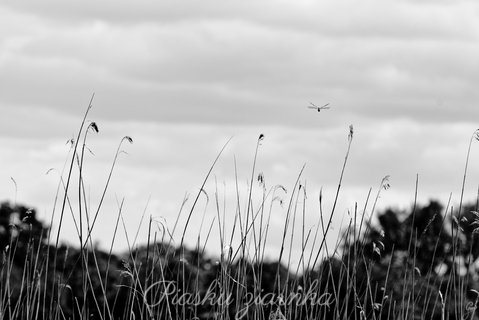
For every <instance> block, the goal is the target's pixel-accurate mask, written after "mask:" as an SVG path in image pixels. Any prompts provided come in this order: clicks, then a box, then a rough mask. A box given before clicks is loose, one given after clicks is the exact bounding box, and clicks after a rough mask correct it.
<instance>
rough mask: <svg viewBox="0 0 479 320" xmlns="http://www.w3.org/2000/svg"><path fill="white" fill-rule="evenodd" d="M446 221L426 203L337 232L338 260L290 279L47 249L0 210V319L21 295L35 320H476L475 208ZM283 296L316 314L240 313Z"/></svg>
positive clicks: (168, 249) (196, 259)
mask: <svg viewBox="0 0 479 320" xmlns="http://www.w3.org/2000/svg"><path fill="white" fill-rule="evenodd" d="M451 212H453V210H451V209H446V208H444V207H443V206H441V205H440V204H439V203H438V202H436V201H431V202H430V203H429V204H427V205H425V206H416V207H415V208H412V209H411V210H408V211H402V212H398V211H397V210H393V209H387V210H385V211H384V212H381V213H380V214H379V215H378V219H377V221H378V223H377V224H372V225H366V227H363V232H362V233H363V234H361V235H358V234H356V232H358V229H354V228H353V229H351V228H350V229H349V230H347V231H346V233H345V236H344V239H347V240H348V241H346V242H345V243H344V245H343V247H342V248H341V250H339V251H337V253H336V254H335V255H334V256H331V257H328V258H326V259H324V260H322V261H320V263H319V265H318V267H317V268H315V269H314V270H306V272H305V273H304V274H300V275H297V274H292V273H291V272H290V270H288V268H286V267H285V266H284V265H282V264H281V263H279V262H265V261H264V262H261V263H259V262H255V263H252V262H250V261H248V260H245V259H236V260H234V261H230V260H228V259H227V258H225V257H223V256H221V257H220V258H219V259H217V258H213V257H209V256H207V255H206V254H205V253H204V251H203V250H202V249H200V248H195V249H187V248H184V247H181V248H177V247H175V246H173V245H172V244H168V243H161V242H160V243H150V244H149V245H147V246H143V247H139V248H137V249H134V250H132V251H128V252H127V253H125V254H123V255H114V254H109V253H106V252H103V251H101V250H98V249H97V248H90V249H80V248H72V247H67V246H65V245H60V246H58V247H53V246H50V245H49V244H48V243H47V241H46V239H47V233H48V228H47V227H46V226H44V225H43V224H42V223H41V222H40V221H38V220H37V218H36V212H35V210H32V209H28V208H27V207H24V206H12V205H10V204H8V203H3V204H1V205H0V246H1V247H0V248H1V250H2V277H1V281H2V283H1V285H2V287H5V284H6V283H7V282H8V286H9V290H10V297H9V301H7V302H8V303H7V304H5V302H2V303H0V310H2V312H4V316H3V318H5V319H8V318H9V314H12V312H13V311H12V310H11V309H9V307H8V306H9V305H11V306H15V305H17V302H20V303H24V302H25V301H26V300H25V299H27V298H26V297H27V296H29V293H30V295H31V296H33V297H35V299H37V300H36V301H37V303H33V304H32V306H33V307H32V310H30V312H33V313H35V314H36V315H37V316H36V318H37V319H51V318H65V319H69V318H71V319H79V318H91V319H100V318H104V317H105V315H107V314H108V315H111V317H112V318H113V319H131V318H136V319H141V318H154V319H191V318H197V319H215V318H218V317H219V315H222V316H223V317H224V318H231V319H233V318H235V316H237V315H238V312H241V313H242V314H243V317H244V318H259V319H269V318H271V315H274V314H275V313H276V314H277V316H276V317H275V316H273V318H275V319H283V318H291V319H293V318H294V319H441V320H442V317H443V315H444V317H445V319H479V318H478V317H477V314H476V313H477V312H476V309H475V303H476V302H477V300H476V299H477V295H476V293H475V292H477V291H479V270H478V269H477V265H478V259H479V236H478V234H479V213H478V212H477V205H475V204H474V205H465V206H464V209H463V211H462V212H461V214H457V215H454V216H452V215H451ZM7 270H8V272H7ZM7 275H8V279H7ZM7 280H8V281H7ZM35 286H37V287H38V290H37V292H38V293H39V294H37V295H34V294H33V293H32V292H34V291H32V288H35ZM29 290H30V291H29ZM474 290H476V291H474ZM288 294H299V295H298V297H301V295H302V296H308V295H310V296H312V295H315V296H316V297H318V299H319V300H320V301H322V303H317V302H318V300H316V301H312V300H311V301H310V300H307V301H301V299H300V298H298V299H296V300H295V299H293V300H291V301H290V303H289V304H288V305H286V306H285V305H281V304H280V303H278V301H275V302H274V303H271V304H265V305H262V306H260V307H258V306H256V305H255V304H254V303H253V304H251V303H248V302H247V298H248V297H250V298H251V297H255V298H263V297H265V296H268V295H269V296H270V297H279V296H281V297H285V298H286V297H288ZM208 297H215V298H213V299H208ZM320 297H321V298H320ZM173 298H177V299H180V300H179V301H175V300H174V299H173ZM181 299H183V300H181ZM218 299H224V300H221V301H219V300H218ZM321 299H322V300H321ZM5 301H6V300H5ZM267 301H269V300H267ZM263 302H264V301H263ZM9 312H10V313H9ZM22 312H23V311H22ZM443 312H444V314H443ZM18 317H20V318H28V314H23V313H22V314H20V315H18V316H17V317H16V318H18Z"/></svg>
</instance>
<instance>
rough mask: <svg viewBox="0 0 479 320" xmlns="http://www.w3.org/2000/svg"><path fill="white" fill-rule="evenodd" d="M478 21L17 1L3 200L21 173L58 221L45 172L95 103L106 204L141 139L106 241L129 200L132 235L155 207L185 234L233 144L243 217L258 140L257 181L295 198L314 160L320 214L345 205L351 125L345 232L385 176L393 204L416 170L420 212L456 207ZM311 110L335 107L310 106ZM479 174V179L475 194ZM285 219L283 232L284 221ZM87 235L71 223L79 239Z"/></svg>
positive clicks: (280, 7) (383, 7) (226, 180)
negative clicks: (426, 204) (179, 220)
mask: <svg viewBox="0 0 479 320" xmlns="http://www.w3.org/2000/svg"><path fill="white" fill-rule="evenodd" d="M478 12H479V11H478V5H477V4H476V3H475V2H472V1H458V2H452V1H440V2H438V1H435V2H431V1H428V2H424V1H422V2H421V3H417V2H412V1H362V2H361V3H358V2H355V1H334V2H316V1H296V2H294V3H293V2H278V1H262V2H253V1H246V2H236V3H223V2H218V1H203V2H201V4H199V3H198V4H196V3H190V4H188V5H180V4H178V3H177V2H169V1H161V2H153V1H139V2H136V3H135V7H132V4H130V3H127V2H123V1H117V2H102V3H96V2H95V3H94V2H92V1H87V2H82V3H68V4H67V3H64V2H62V1H53V0H51V1H45V2H42V3H41V4H37V3H30V2H28V3H27V2H26V1H15V2H9V3H4V4H2V5H1V6H0V13H1V15H2V17H5V19H4V20H3V21H2V22H4V24H5V27H2V29H1V30H0V82H1V83H2V86H0V110H1V112H2V117H0V139H1V142H2V148H3V149H2V154H4V155H5V157H4V163H3V164H2V168H1V170H0V181H1V183H0V187H2V190H3V194H7V195H11V194H12V185H11V180H10V177H12V176H13V177H15V179H16V181H17V182H18V184H19V186H20V188H19V190H18V191H19V192H18V200H19V201H25V202H27V203H31V204H33V205H36V206H39V207H40V208H42V209H41V212H43V213H44V214H45V216H46V217H47V218H48V217H49V214H50V213H51V208H52V198H51V194H53V193H54V192H55V190H56V187H57V184H56V183H57V181H55V179H54V176H53V174H49V175H48V176H45V174H44V173H45V172H46V171H47V170H48V169H49V168H51V167H55V168H56V169H57V170H59V171H60V170H61V168H62V166H63V161H64V159H65V157H66V153H67V152H68V146H67V145H65V142H66V140H67V139H69V138H71V137H74V136H75V134H76V130H78V129H77V128H78V126H79V122H80V121H81V119H82V117H83V114H84V112H85V110H86V107H87V104H88V101H89V99H90V97H91V95H92V93H93V92H95V93H96V94H95V99H94V103H93V104H94V108H93V109H92V110H91V113H90V114H89V116H88V121H92V120H93V121H96V122H97V123H98V125H99V128H100V133H99V135H91V136H89V140H88V146H89V148H90V149H91V150H92V152H93V153H94V155H91V154H88V157H87V158H86V159H87V162H86V163H87V167H86V168H87V172H85V179H86V181H88V183H89V186H91V188H90V189H89V191H90V199H89V201H91V203H92V207H94V206H93V205H94V204H96V203H97V201H98V195H99V194H101V188H103V186H104V183H105V179H106V177H107V175H108V170H109V169H110V167H111V163H112V158H113V156H114V154H115V152H116V148H117V146H118V143H119V142H120V140H121V139H122V137H123V136H125V135H129V136H131V137H133V139H134V144H133V145H128V146H126V145H125V146H124V150H125V151H127V152H128V155H125V154H123V153H122V154H121V157H120V159H119V161H118V163H117V167H116V168H115V174H114V176H113V180H112V185H111V189H110V190H109V192H108V198H107V201H106V202H105V207H104V211H102V212H105V214H104V215H102V216H101V219H103V220H101V224H99V225H100V226H101V228H100V229H98V230H99V231H98V232H99V234H98V236H99V237H103V238H102V240H104V241H107V240H108V239H106V237H104V234H105V235H106V234H110V233H111V232H113V229H112V228H113V227H114V225H112V223H111V221H112V217H114V216H115V214H116V213H117V212H118V202H117V201H121V199H122V198H123V197H125V199H126V203H125V221H126V225H127V226H128V228H130V227H132V226H135V225H136V224H137V223H138V219H139V217H140V216H141V215H142V213H143V208H144V207H145V206H146V204H147V203H148V201H149V205H148V208H147V209H146V211H145V212H146V213H147V214H152V215H154V216H163V217H165V218H166V219H167V221H168V222H172V221H174V220H175V218H176V216H177V214H178V210H179V207H180V206H181V201H182V200H183V196H184V194H185V192H186V193H188V194H190V195H195V194H196V193H197V192H198V188H199V186H200V185H201V182H202V181H203V179H204V175H205V174H206V172H207V171H208V169H209V167H210V165H211V164H212V161H213V159H214V158H215V156H216V155H217V153H218V151H219V150H220V149H221V147H222V146H223V144H224V143H225V142H226V141H227V140H228V139H229V138H230V137H231V136H233V140H232V141H231V143H230V145H229V146H228V147H227V148H226V150H225V152H224V154H223V156H222V157H221V159H220V161H219V163H218V165H217V167H216V168H215V170H214V172H213V176H212V177H211V180H210V182H209V183H208V184H207V192H208V194H209V196H210V201H213V200H211V199H213V198H214V195H215V188H216V187H218V186H219V187H218V188H219V193H220V196H221V195H224V197H225V198H224V199H225V200H226V201H227V204H226V205H225V208H227V210H229V211H228V212H230V211H231V212H234V210H235V206H236V201H232V200H231V199H233V198H234V197H235V193H236V188H235V186H236V176H235V163H236V169H237V174H238V185H239V186H240V187H241V190H240V192H241V195H242V196H245V194H246V191H245V190H247V188H248V183H247V181H248V179H250V178H251V168H252V160H253V155H254V150H255V147H256V141H257V138H258V135H259V134H260V133H263V134H265V137H266V138H265V140H264V141H263V143H262V145H261V147H260V149H259V154H258V160H257V172H256V173H259V172H262V173H263V174H264V176H265V180H266V182H267V184H268V186H270V187H272V186H274V185H277V184H281V185H284V186H285V187H286V188H287V189H288V190H289V193H288V194H287V195H286V196H285V197H286V198H287V197H289V196H290V195H291V193H290V192H291V191H292V190H291V188H292V186H293V185H294V182H295V180H296V179H297V176H298V174H299V171H300V170H301V167H302V166H303V164H305V163H306V169H305V172H304V175H303V176H302V178H301V182H302V183H304V184H305V185H307V188H308V190H309V193H310V196H309V200H308V201H311V202H309V203H308V205H309V206H310V210H311V211H313V210H314V209H311V207H314V206H317V195H318V194H319V190H320V189H321V188H322V187H323V191H324V195H325V199H327V200H325V205H326V206H328V207H331V205H332V203H330V202H331V201H332V200H331V199H333V197H334V192H335V190H336V188H337V183H338V179H339V173H340V170H341V167H342V161H343V160H344V155H345V151H346V147H347V134H348V126H349V124H353V125H354V128H355V137H354V140H353V145H352V149H351V154H350V158H349V163H348V165H347V167H346V172H345V177H344V181H343V185H342V189H341V190H342V191H341V194H340V207H338V212H339V214H340V215H341V216H343V217H344V218H345V219H348V218H347V217H348V216H347V214H348V212H351V210H352V209H353V208H354V205H355V202H359V203H360V204H361V205H364V202H365V201H366V196H367V193H368V191H369V189H370V188H373V189H372V190H373V193H375V192H376V191H377V188H378V185H379V182H380V181H381V179H382V177H384V176H385V175H390V176H391V181H390V183H391V186H392V187H391V189H389V190H387V191H386V192H383V194H382V198H381V204H380V205H382V204H384V205H389V204H397V203H401V204H403V205H409V203H410V201H412V199H413V196H414V193H415V190H414V188H415V180H416V174H419V188H418V199H420V201H427V199H428V198H429V197H438V198H440V200H443V201H445V200H447V198H448V196H449V193H450V192H453V195H454V198H455V199H456V198H457V195H458V192H460V186H461V182H462V176H463V169H464V161H465V152H466V150H467V143H468V142H469V138H470V135H471V134H472V131H473V130H474V129H475V128H476V127H477V124H475V123H474V119H477V118H478V117H479V109H478V108H477V106H476V105H475V102H476V101H478V100H479V99H478V98H479V93H478V91H477V88H476V87H475V84H476V83H478V81H479V79H478V77H479V76H478V74H479V73H478V72H477V69H478V62H477V56H478V54H479V42H478V39H479V36H478V31H477V30H479V29H478V27H479V26H478V24H479V19H477V18H478V17H477V15H478ZM310 101H312V102H313V103H316V104H322V103H328V102H329V103H330V105H331V109H330V110H327V111H326V110H325V111H324V112H321V113H318V112H315V111H313V110H308V109H306V106H307V105H308V104H309V102H310ZM477 156H478V155H477V154H476V151H475V148H473V153H472V154H471V159H475V158H476V157H477ZM25 168H28V170H26V169H25ZM478 174H479V172H478V171H477V169H476V168H475V167H474V166H470V168H469V175H468V180H467V182H466V192H467V198H468V199H470V198H473V197H474V195H475V190H476V187H474V185H473V182H474V180H475V177H477V176H478ZM32 176H33V177H34V178H32ZM215 181H217V183H218V184H217V185H215ZM223 186H224V187H223ZM223 188H224V190H223ZM258 188H259V187H258ZM148 199H150V200H148ZM202 201H205V199H202ZM188 205H191V202H188V203H187V206H188ZM201 205H202V206H203V205H204V203H202V204H201ZM209 205H212V202H211V203H210V204H209ZM241 205H243V202H242V203H241ZM255 205H256V204H255ZM187 209H188V207H185V210H187ZM202 209H203V207H201V210H202ZM316 209H317V208H316ZM198 210H200V208H198ZM201 210H200V211H201ZM208 210H212V211H208V213H209V214H211V216H208V219H210V218H213V217H215V214H214V207H210V208H209V209H208ZM200 211H199V213H198V214H197V215H195V216H194V218H193V223H194V224H195V226H197V225H199V224H200V223H201V218H202V212H200ZM212 212H213V213H212ZM278 212H279V213H278V214H277V215H276V216H275V218H274V219H273V221H272V224H273V225H277V226H281V223H282V220H281V219H283V218H284V216H282V215H281V212H282V211H281V210H280V209H279V208H278ZM315 214H316V212H308V218H307V219H309V220H308V221H311V223H312V224H314V223H315V222H313V220H314V217H315ZM208 219H207V221H210V220H208ZM338 223H339V222H338V221H335V227H337V226H338ZM132 228H133V227H132ZM135 228H136V227H135ZM195 230H196V229H195ZM195 230H193V231H192V232H193V233H194V231H195ZM74 232H75V230H74V228H73V224H71V225H70V226H69V227H67V229H66V231H65V233H66V234H74ZM135 232H136V230H134V229H129V230H128V233H129V234H130V235H131V234H134V233H135ZM278 234H279V233H278ZM276 240H277V239H276ZM122 241H123V242H122ZM120 243H121V245H123V247H124V245H126V240H121V241H120ZM273 243H274V241H273Z"/></svg>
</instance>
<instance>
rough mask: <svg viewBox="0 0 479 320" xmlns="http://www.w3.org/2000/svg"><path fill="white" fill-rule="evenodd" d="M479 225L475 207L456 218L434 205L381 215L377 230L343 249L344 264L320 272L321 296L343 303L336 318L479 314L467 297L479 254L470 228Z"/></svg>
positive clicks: (334, 262)
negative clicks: (333, 296)
mask: <svg viewBox="0 0 479 320" xmlns="http://www.w3.org/2000/svg"><path fill="white" fill-rule="evenodd" d="M477 220H479V214H476V213H474V212H473V210H472V207H471V206H466V207H465V208H464V210H463V212H462V213H461V215H459V217H452V218H451V215H450V212H445V209H444V208H443V206H442V205H441V204H439V203H438V202H436V201H431V202H430V203H429V204H427V205H425V206H416V207H415V208H412V209H411V210H410V211H408V212H396V211H394V210H392V209H387V210H385V211H384V212H382V213H380V214H379V216H378V224H377V225H368V226H367V227H366V230H367V231H366V233H365V234H364V235H362V236H361V237H357V238H356V239H353V240H352V241H349V242H347V243H346V245H345V246H344V248H343V255H342V257H341V259H336V260H335V259H333V260H329V261H328V260H326V261H324V262H323V264H322V265H321V267H320V270H322V271H321V274H320V276H321V278H322V279H325V280H323V281H322V283H325V282H326V283H325V284H323V285H324V290H327V291H330V292H335V294H336V295H337V296H338V297H339V299H338V300H339V301H341V303H342V304H341V308H333V309H334V310H336V314H332V315H331V316H334V317H340V318H343V317H346V318H348V319H359V318H360V317H361V316H365V317H366V318H368V319H370V318H381V319H391V317H392V318H394V319H396V318H401V319H403V318H406V316H407V314H409V315H410V316H413V317H417V318H421V319H441V317H442V308H443V307H444V309H445V313H446V317H447V318H448V319H461V318H463V317H464V315H465V314H467V313H468V312H469V311H470V310H475V309H472V307H471V306H473V305H474V303H475V301H476V300H475V299H476V295H475V294H474V293H471V291H470V290H471V289H474V290H477V279H478V273H477V270H473V269H472V268H471V267H472V266H473V265H474V262H477V258H478V254H479V250H478V247H477V245H478V243H477V241H478V237H477V234H475V233H474V226H475V227H477V225H475V224H472V225H471V221H477ZM478 225H479V223H478ZM348 232H349V233H351V230H349V231H348ZM348 239H351V237H350V235H349V236H348ZM325 273H329V275H330V276H329V277H326V276H325V275H324V274H325ZM472 279H476V281H473V280H472ZM331 282H332V283H331ZM358 301H361V302H363V303H362V304H361V308H358V307H357V305H358ZM336 303H337V302H336ZM442 303H444V306H443V305H442ZM338 310H339V311H338ZM475 317H477V315H473V314H470V315H469V318H468V319H476V318H475Z"/></svg>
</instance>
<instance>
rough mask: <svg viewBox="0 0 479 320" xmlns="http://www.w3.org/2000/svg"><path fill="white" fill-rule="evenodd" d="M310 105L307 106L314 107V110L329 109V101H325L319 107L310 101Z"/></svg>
mask: <svg viewBox="0 0 479 320" xmlns="http://www.w3.org/2000/svg"><path fill="white" fill-rule="evenodd" d="M309 104H310V106H308V108H309V109H314V110H317V111H318V112H320V111H321V110H325V109H329V108H331V107H328V106H329V103H326V104H325V105H324V106H321V107H318V106H317V105H315V104H314V103H312V102H310V103H309Z"/></svg>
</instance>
